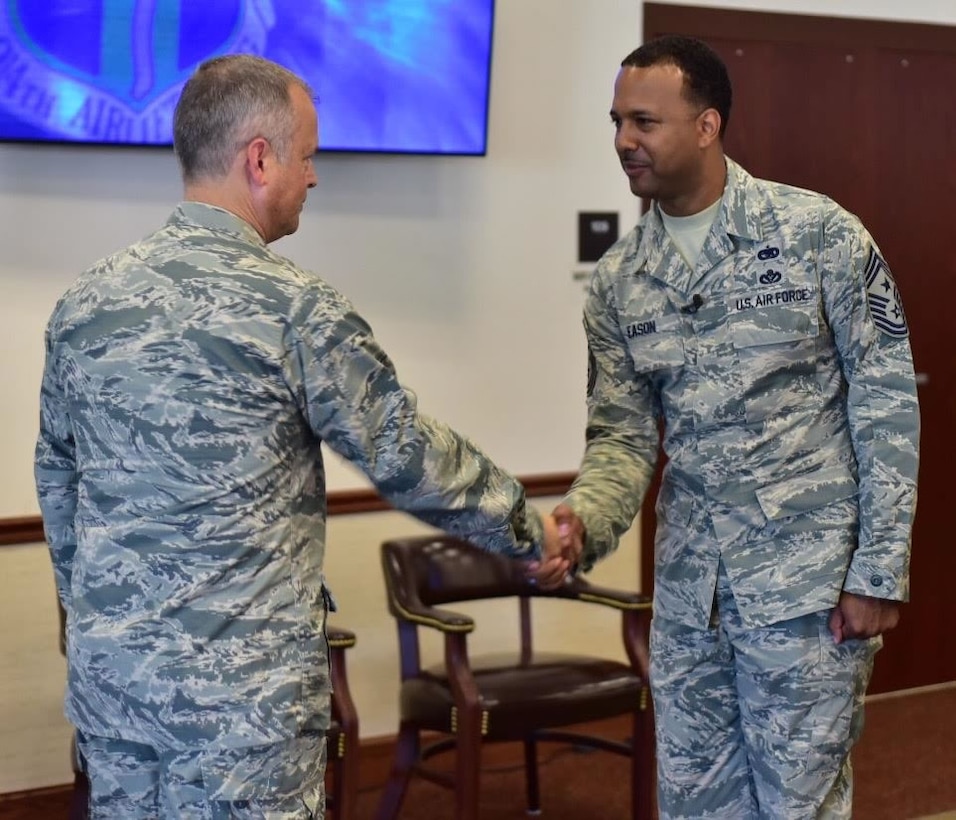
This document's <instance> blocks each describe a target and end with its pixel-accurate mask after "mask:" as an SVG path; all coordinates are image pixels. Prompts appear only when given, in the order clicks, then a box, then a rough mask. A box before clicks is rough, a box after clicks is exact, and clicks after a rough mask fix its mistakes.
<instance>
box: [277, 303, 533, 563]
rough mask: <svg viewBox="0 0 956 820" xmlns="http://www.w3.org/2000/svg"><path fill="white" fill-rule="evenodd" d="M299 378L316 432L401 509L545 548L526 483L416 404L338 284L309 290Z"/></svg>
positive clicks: (486, 543)
mask: <svg viewBox="0 0 956 820" xmlns="http://www.w3.org/2000/svg"><path fill="white" fill-rule="evenodd" d="M290 346H291V351H292V355H291V357H290V358H291V361H292V363H293V364H292V373H291V379H290V381H291V383H292V384H293V386H294V389H295V390H296V392H297V393H298V395H299V397H300V407H301V408H302V412H303V413H304V415H305V416H306V418H307V419H308V423H309V425H310V427H311V428H312V430H313V432H314V433H315V434H316V435H317V436H318V437H319V438H320V439H321V440H322V441H324V442H325V443H326V444H327V445H328V446H329V447H331V448H332V449H333V450H334V451H335V452H336V453H338V454H339V455H341V456H343V457H344V458H346V459H348V460H349V461H350V462H352V463H353V464H354V465H356V466H357V467H359V468H360V469H361V470H362V471H363V472H364V473H365V474H366V475H367V476H368V477H369V479H370V480H371V481H372V483H373V484H374V485H375V488H376V489H377V490H378V492H379V493H380V494H381V495H382V496H383V497H384V498H385V499H387V500H388V501H389V502H390V503H391V504H393V505H394V506H395V507H396V508H398V509H400V510H403V511H405V512H408V513H410V514H412V515H414V516H415V517H417V518H419V519H421V520H422V521H424V522H426V523H428V524H431V525H432V526H435V527H438V528H440V529H442V530H444V531H446V532H449V533H451V534H453V535H457V536H460V537H462V538H467V539H468V540H470V541H472V542H474V543H475V544H478V545H479V546H482V547H484V548H485V549H488V550H490V551H493V552H499V553H504V554H509V555H514V556H519V557H523V558H538V557H540V554H541V552H540V547H541V541H542V536H543V530H542V525H541V520H540V518H539V517H538V514H537V513H536V511H535V510H534V509H533V508H531V507H529V506H527V504H526V500H525V493H524V488H523V487H522V486H521V484H520V483H519V482H518V481H517V480H516V479H515V478H513V477H512V476H510V475H509V474H508V473H506V472H504V471H503V470H501V469H499V468H498V467H497V466H496V465H495V464H494V463H493V462H492V461H491V460H490V459H489V458H488V456H486V455H485V454H484V453H483V452H482V451H481V450H480V449H479V448H478V447H477V446H476V445H475V444H474V443H472V442H471V441H469V440H468V439H467V438H465V437H463V436H461V435H459V434H458V433H456V432H455V431H454V430H452V429H451V428H449V427H447V426H446V425H444V424H442V423H441V422H438V421H436V420H434V419H431V418H429V417H428V416H426V415H424V414H422V413H420V412H419V411H418V406H417V400H416V397H415V395H414V394H413V393H412V392H411V391H409V390H406V389H405V388H404V387H403V386H402V385H401V384H400V383H399V381H398V376H397V374H396V371H395V368H394V366H393V365H392V362H391V361H390V359H389V358H388V356H387V355H386V354H385V352H384V351H383V350H382V348H381V347H379V345H378V343H377V342H376V341H375V338H374V337H373V335H372V331H371V329H370V328H369V326H368V325H367V324H366V322H365V321H364V320H363V319H362V318H361V317H360V316H359V315H358V314H357V313H356V312H355V311H354V309H353V308H352V307H351V305H350V304H348V302H347V301H346V300H345V299H344V297H341V296H340V295H339V294H336V293H335V292H334V291H331V292H330V290H327V289H322V288H318V287H316V288H310V289H307V291H306V292H305V293H304V294H303V296H302V298H301V300H300V304H299V306H298V309H297V311H296V315H295V316H294V317H293V321H292V329H291V331H290Z"/></svg>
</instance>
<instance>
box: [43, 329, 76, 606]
mask: <svg viewBox="0 0 956 820" xmlns="http://www.w3.org/2000/svg"><path fill="white" fill-rule="evenodd" d="M34 478H35V481H36V489H37V498H38V500H39V503H40V511H41V514H42V515H43V530H44V534H45V536H46V540H47V544H48V545H49V548H50V555H51V558H52V560H53V573H54V579H55V581H56V587H57V593H58V594H59V596H60V601H61V602H62V603H63V606H64V608H66V609H67V610H68V611H69V604H70V580H71V577H72V574H73V556H74V554H75V553H76V532H75V527H74V517H75V515H76V498H77V482H76V453H75V447H74V441H73V431H72V426H71V423H70V415H69V407H68V405H67V401H66V398H65V396H64V393H63V388H62V386H61V384H60V383H59V381H58V378H57V373H56V362H55V361H54V354H53V345H52V342H51V337H50V332H49V331H47V336H46V363H45V365H44V368H43V380H42V385H41V388H40V433H39V436H38V438H37V445H36V451H35V458H34Z"/></svg>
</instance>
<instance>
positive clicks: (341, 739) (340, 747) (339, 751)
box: [338, 732, 345, 757]
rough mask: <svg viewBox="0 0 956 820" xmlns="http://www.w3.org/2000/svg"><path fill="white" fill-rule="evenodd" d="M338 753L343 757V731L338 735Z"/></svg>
mask: <svg viewBox="0 0 956 820" xmlns="http://www.w3.org/2000/svg"><path fill="white" fill-rule="evenodd" d="M338 755H339V757H345V733H344V732H343V733H342V734H340V735H339V749H338Z"/></svg>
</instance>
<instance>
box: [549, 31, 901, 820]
mask: <svg viewBox="0 0 956 820" xmlns="http://www.w3.org/2000/svg"><path fill="white" fill-rule="evenodd" d="M730 103H731V87H730V81H729V78H728V75H727V70H726V68H725V66H724V65H723V63H722V62H721V61H720V59H719V58H718V57H717V55H716V54H715V53H714V52H713V51H712V50H711V49H710V48H708V47H707V46H705V45H704V44H703V43H700V42H698V41H695V40H691V39H689V38H684V37H675V36H671V37H664V38H660V39H657V40H652V41H650V42H649V43H647V44H645V45H644V46H642V47H641V48H639V49H637V50H636V51H635V52H633V53H632V54H631V55H629V56H628V57H627V58H626V59H625V60H624V62H623V64H622V67H621V70H620V72H619V74H618V76H617V81H616V84H615V87H614V100H613V104H612V107H611V119H612V121H613V124H614V127H615V147H616V149H617V152H618V155H619V157H620V160H621V165H622V167H623V169H624V171H625V173H626V174H627V177H628V180H629V182H630V187H631V191H632V192H633V193H634V194H635V195H636V196H640V197H646V198H648V199H650V200H653V203H652V206H651V208H650V210H649V211H648V212H647V214H646V215H645V216H644V218H643V219H642V221H641V223H640V224H639V225H638V226H637V227H636V228H635V229H634V230H633V231H631V232H630V233H629V234H628V235H627V236H625V237H623V238H622V239H621V240H620V241H619V242H618V243H617V244H616V245H614V246H613V247H612V248H611V249H610V250H609V251H608V252H607V253H606V254H605V256H604V257H603V259H602V260H601V261H600V262H599V264H598V266H597V269H596V271H595V274H594V277H593V281H592V285H591V289H590V293H589V296H588V299H587V304H586V307H585V315H584V324H585V330H586V333H587V340H588V346H589V356H590V368H589V370H590V372H589V378H588V382H589V383H588V426H587V445H586V451H585V455H584V460H583V463H582V465H581V470H580V473H579V477H578V479H577V481H576V482H575V484H574V485H573V487H572V488H571V490H570V491H569V493H568V495H567V497H566V498H565V499H564V502H563V504H562V505H561V506H559V507H558V509H557V510H555V514H556V516H557V518H558V520H559V524H560V526H561V528H562V530H563V531H564V532H566V533H567V535H566V538H567V539H568V542H569V543H570V542H572V541H574V540H583V543H584V552H583V559H582V567H583V568H585V569H586V568H587V567H589V566H590V565H591V564H593V563H594V561H596V560H597V559H599V558H600V557H601V556H602V555H604V554H606V553H607V552H609V551H610V550H612V549H614V547H615V546H616V545H617V542H618V538H619V536H620V534H621V533H622V532H623V531H624V530H625V529H626V528H627V527H628V526H629V525H630V524H631V522H632V520H633V518H634V516H635V515H636V513H637V512H638V510H639V509H640V505H641V502H642V500H643V496H644V494H645V491H646V490H647V487H648V485H649V483H650V481H651V477H652V474H653V472H654V466H655V463H656V461H657V457H658V446H659V443H658V441H659V440H658V430H659V424H661V425H662V426H663V449H664V451H665V453H666V454H667V457H668V461H667V465H666V467H665V470H664V475H663V482H662V486H661V490H660V495H659V498H658V503H657V516H658V530H657V536H656V542H655V545H654V546H655V590H654V594H655V600H654V619H653V625H652V630H651V692H652V695H653V699H654V710H655V719H656V731H657V753H658V758H659V766H658V781H659V786H658V796H659V806H660V812H661V817H662V818H671V819H672V820H674V819H676V818H686V820H700V818H714V819H715V820H718V818H719V820H736V819H738V818H758V817H759V818H781V819H783V818H786V820H797V819H798V818H818V817H821V818H822V817H826V818H844V817H849V816H850V811H851V806H850V802H851V769H850V761H849V753H850V748H851V747H852V745H853V743H854V742H855V741H856V739H857V738H858V737H859V734H860V731H861V728H862V703H863V694H864V692H865V690H866V686H867V684H868V682H869V678H870V673H871V671H872V664H873V657H874V654H875V653H876V651H877V649H878V647H879V646H880V644H881V634H882V633H883V632H884V631H886V630H887V629H891V628H892V627H893V626H895V625H896V623H897V621H898V619H899V612H898V609H899V602H901V601H904V600H906V598H907V596H908V585H909V580H908V578H909V554H910V532H911V528H912V523H913V515H914V510H915V505H916V475H917V463H918V456H917V450H918V440H919V411H918V406H917V398H916V383H915V378H914V373H913V365H912V359H911V353H910V346H909V342H908V329H907V326H906V321H905V319H904V317H903V312H902V306H901V305H900V301H899V297H898V294H897V291H896V287H895V285H894V283H893V279H892V277H891V275H890V271H889V269H888V267H887V266H886V263H885V262H884V261H883V259H882V257H881V256H880V252H879V250H878V249H877V247H876V245H875V243H874V241H873V239H872V238H871V237H870V235H869V234H868V233H867V231H866V230H865V229H864V227H863V226H862V225H861V224H860V221H859V220H858V219H857V218H856V217H854V216H853V215H851V214H849V213H847V212H846V211H845V210H844V209H842V208H841V207H839V206H838V205H837V204H836V203H834V202H833V201H832V200H830V199H828V198H827V197H825V196H822V195H820V194H816V193H813V192H810V191H805V190H800V189H797V188H793V187H790V186H787V185H781V184H777V183H772V182H767V181H765V180H760V179H755V178H753V177H751V176H750V175H749V174H748V173H747V172H746V171H745V170H744V169H743V168H741V167H740V166H739V165H737V164H736V163H734V162H733V161H732V160H730V159H729V158H727V157H726V156H725V155H724V153H723V146H722V139H723V134H724V129H725V128H726V126H727V121H728V116H729V114H730ZM648 546H649V545H648Z"/></svg>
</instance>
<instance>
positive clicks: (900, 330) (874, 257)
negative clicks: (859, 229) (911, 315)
mask: <svg viewBox="0 0 956 820" xmlns="http://www.w3.org/2000/svg"><path fill="white" fill-rule="evenodd" d="M866 301H867V304H868V305H869V307H870V316H871V317H872V319H873V324H875V325H876V326H877V327H878V328H879V329H880V330H881V331H882V332H883V333H885V334H886V335H887V336H893V337H895V338H897V339H905V338H906V337H907V336H908V335H909V328H908V327H907V326H906V317H905V316H904V315H903V304H902V302H901V301H900V292H899V290H897V288H896V283H895V282H894V281H893V276H892V275H891V274H890V269H889V268H888V267H887V266H886V262H884V261H883V259H882V258H881V257H880V255H879V254H878V253H877V252H876V251H875V250H874V249H872V248H871V249H870V259H869V261H868V262H867V263H866Z"/></svg>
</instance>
